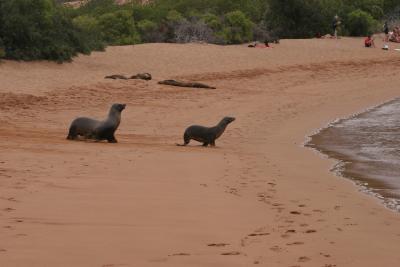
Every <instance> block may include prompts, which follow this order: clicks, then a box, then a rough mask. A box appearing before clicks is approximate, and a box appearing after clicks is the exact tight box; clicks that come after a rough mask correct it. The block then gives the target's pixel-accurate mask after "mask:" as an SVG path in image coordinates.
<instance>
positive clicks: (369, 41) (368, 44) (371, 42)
mask: <svg viewBox="0 0 400 267" xmlns="http://www.w3.org/2000/svg"><path fill="white" fill-rule="evenodd" d="M364 44H365V47H375V43H374V39H372V37H371V35H368V37H367V38H365V41H364Z"/></svg>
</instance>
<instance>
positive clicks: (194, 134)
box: [176, 117, 235, 146]
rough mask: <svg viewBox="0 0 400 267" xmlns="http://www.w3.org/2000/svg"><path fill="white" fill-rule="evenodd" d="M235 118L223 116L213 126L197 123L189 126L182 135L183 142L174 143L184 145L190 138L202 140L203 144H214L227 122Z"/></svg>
mask: <svg viewBox="0 0 400 267" xmlns="http://www.w3.org/2000/svg"><path fill="white" fill-rule="evenodd" d="M234 120H235V118H233V117H225V118H223V119H222V120H221V121H220V122H219V123H218V124H217V125H216V126H214V127H204V126H199V125H192V126H189V127H188V128H187V129H186V130H185V133H184V135H183V141H184V143H183V144H182V145H181V144H176V145H177V146H186V145H187V144H189V142H190V140H191V139H193V140H196V141H198V142H202V143H203V146H208V145H211V146H215V140H216V139H217V138H218V137H220V136H221V135H222V134H223V132H224V131H225V129H226V126H228V124H229V123H231V122H233V121H234Z"/></svg>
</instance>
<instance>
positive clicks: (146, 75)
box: [130, 72, 152, 81]
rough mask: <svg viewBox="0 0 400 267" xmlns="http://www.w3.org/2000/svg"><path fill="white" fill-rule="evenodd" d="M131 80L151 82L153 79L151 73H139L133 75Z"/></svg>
mask: <svg viewBox="0 0 400 267" xmlns="http://www.w3.org/2000/svg"><path fill="white" fill-rule="evenodd" d="M130 79H142V80H146V81H150V80H151V79H152V77H151V74H150V73H147V72H145V73H138V74H136V75H132V76H131V78H130Z"/></svg>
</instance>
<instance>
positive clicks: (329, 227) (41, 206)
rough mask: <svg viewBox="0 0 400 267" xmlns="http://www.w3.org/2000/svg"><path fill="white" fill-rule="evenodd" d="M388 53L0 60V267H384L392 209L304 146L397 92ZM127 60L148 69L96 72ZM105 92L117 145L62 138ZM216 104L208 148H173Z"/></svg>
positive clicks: (298, 43) (397, 224)
mask: <svg viewBox="0 0 400 267" xmlns="http://www.w3.org/2000/svg"><path fill="white" fill-rule="evenodd" d="M380 45H381V44H379V43H378V46H380ZM399 57H400V52H397V51H382V50H380V49H379V48H376V49H365V48H363V47H362V40H361V39H349V38H344V39H341V40H283V41H282V43H281V44H280V45H276V46H275V47H274V48H272V49H258V48H254V49H252V48H247V47H246V46H229V47H219V46H213V45H200V44H188V45H178V44H146V45H137V46H133V47H132V46H128V47H110V48H108V49H107V51H106V52H105V53H93V54H92V55H91V56H80V57H79V58H76V59H75V60H74V62H73V63H69V64H62V65H59V64H55V63H49V62H35V63H23V62H10V61H4V62H2V63H0V81H1V83H0V137H1V138H0V240H1V242H0V266H7V267H17V266H18V267H19V266H24V267H25V266H29V267H36V266H37V267H43V266H74V267H78V266H82V267H91V266H93V267H95V266H96V267H105V266H107V267H111V266H113V267H117V266H118V267H119V266H219V267H221V266H227V267H228V266H229V267H232V266H252V265H257V264H258V265H259V266H285V267H289V266H291V267H293V266H318V267H322V266H324V267H333V266H397V265H398V264H399V262H400V254H399V253H398V249H399V245H400V215H399V214H397V213H394V212H392V211H390V210H387V209H385V208H384V207H383V206H382V205H381V204H380V203H379V201H377V200H376V199H374V198H372V197H370V196H368V195H365V194H363V193H360V192H358V189H357V187H355V186H354V185H352V183H351V182H350V181H348V180H345V179H343V178H338V177H335V176H334V174H332V173H331V172H329V169H330V168H331V167H332V165H333V164H334V163H335V162H334V161H333V160H329V159H326V158H323V157H322V156H321V155H320V154H318V153H316V152H315V151H313V150H311V149H307V148H304V147H303V143H304V142H305V140H306V136H307V135H309V134H311V133H312V132H313V131H315V130H317V129H318V128H320V127H323V126H324V125H326V124H327V123H328V122H330V121H332V120H334V119H336V118H338V117H343V116H348V115H350V114H351V113H354V112H359V111H361V110H363V109H364V108H367V107H369V106H372V105H376V104H378V103H381V102H382V101H386V100H388V99H391V98H393V97H397V96H398V95H399V91H398V84H399V82H400V78H399V75H398V73H399V70H400V60H399ZM137 72H150V73H152V74H153V77H154V78H155V80H153V81H150V82H146V81H141V80H127V81H120V80H119V81H112V80H104V79H103V77H104V76H105V75H109V74H116V73H120V74H126V75H130V74H135V73H137ZM168 78H179V79H185V80H193V81H199V82H204V83H208V84H211V85H215V86H216V87H217V89H216V90H198V89H197V90H196V89H193V90H192V89H188V88H172V87H167V86H161V85H158V84H157V81H158V80H161V79H168ZM114 102H122V103H126V104H127V108H126V110H125V111H124V112H123V118H122V123H121V126H120V129H119V130H118V132H117V134H116V136H117V139H118V140H119V143H118V144H108V143H96V142H78V141H76V142H72V141H67V140H65V136H66V133H67V128H68V126H69V123H70V122H71V120H72V119H73V118H75V117H76V116H79V115H85V116H93V117H96V118H102V117H104V116H105V115H106V113H107V110H108V108H109V106H110V105H111V104H112V103H114ZM226 115H230V116H235V117H236V118H237V120H236V121H235V122H234V123H232V124H231V125H230V126H229V127H228V129H227V131H226V132H225V134H224V135H223V136H222V137H221V138H220V139H219V140H217V147H216V148H203V147H201V146H199V145H198V143H196V142H193V143H191V145H190V146H189V147H176V146H175V145H174V144H175V143H176V142H182V133H183V130H184V129H185V127H187V126H188V125H190V124H194V123H196V124H204V125H213V124H215V123H216V122H218V121H219V120H220V119H221V118H222V117H223V116H226Z"/></svg>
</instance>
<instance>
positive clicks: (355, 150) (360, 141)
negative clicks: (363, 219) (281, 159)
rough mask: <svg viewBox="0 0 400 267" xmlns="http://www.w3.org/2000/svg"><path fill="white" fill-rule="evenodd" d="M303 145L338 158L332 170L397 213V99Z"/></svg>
mask: <svg viewBox="0 0 400 267" xmlns="http://www.w3.org/2000/svg"><path fill="white" fill-rule="evenodd" d="M306 146H308V147H312V148H315V149H316V150H318V151H320V152H321V153H323V154H326V155H327V156H329V157H331V158H335V159H338V160H339V163H338V164H337V165H336V166H335V168H334V171H336V172H337V173H339V174H340V175H341V176H343V177H346V178H349V179H352V180H354V181H355V182H356V183H357V184H358V185H359V186H360V188H361V190H363V191H365V192H367V193H369V194H373V195H374V196H376V197H377V198H379V199H381V200H382V202H383V203H384V204H385V205H386V206H387V207H389V208H391V209H395V210H397V211H400V98H399V99H395V100H392V101H390V102H387V103H385V104H382V105H380V106H377V107H375V108H372V109H370V110H367V111H365V112H363V113H360V114H357V115H354V116H352V117H350V118H347V119H341V120H338V121H336V122H334V123H332V124H330V125H329V126H328V127H327V128H324V129H322V130H321V131H319V132H318V133H317V134H315V135H313V136H311V137H310V141H309V142H308V143H307V144H306Z"/></svg>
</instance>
